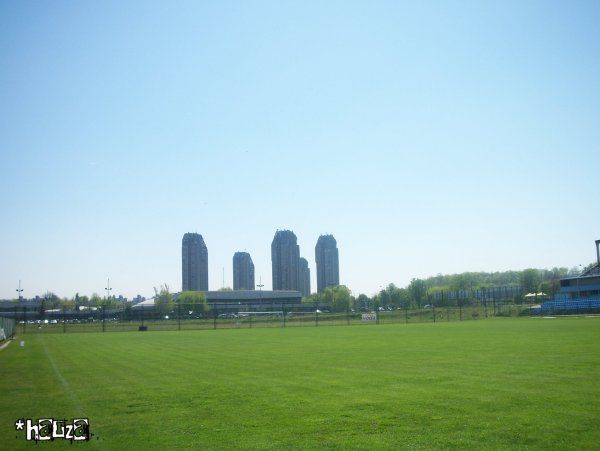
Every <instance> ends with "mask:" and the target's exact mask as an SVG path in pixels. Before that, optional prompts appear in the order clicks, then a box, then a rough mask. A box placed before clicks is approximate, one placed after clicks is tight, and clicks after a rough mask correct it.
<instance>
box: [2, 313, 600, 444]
mask: <svg viewBox="0 0 600 451" xmlns="http://www.w3.org/2000/svg"><path fill="white" fill-rule="evenodd" d="M21 339H24V340H25V346H24V347H20V346H18V341H19V340H21ZM599 375H600V318H561V319H541V318H521V319H489V320H485V321H466V322H441V323H436V324H433V323H422V324H408V325H404V324H392V325H379V326H368V327H364V326H350V327H306V328H302V327H297V328H286V329H283V328H263V329H260V328H256V329H223V330H194V331H160V332H159V331H156V332H152V331H150V332H147V333H138V332H123V333H119V332H114V333H106V334H102V333H67V334H27V335H25V336H20V337H19V336H18V337H17V341H16V342H13V343H12V344H10V345H9V346H8V347H7V348H6V349H4V350H2V351H0V448H1V449H25V448H29V447H31V446H33V445H32V444H31V443H26V442H25V440H24V434H23V433H22V432H21V431H19V432H16V431H15V429H14V422H15V420H16V419H17V418H21V417H25V418H28V417H29V418H48V417H53V418H65V417H66V418H73V417H88V418H89V419H90V422H91V430H92V432H93V433H94V434H95V437H94V439H93V440H92V442H90V443H82V444H76V445H73V446H82V447H89V448H95V449H123V448H129V449H157V448H163V449H173V448H196V449H200V448H204V449H206V448H209V449H214V448H220V449H231V448H271V449H282V448H295V449H306V448H363V449H365V448H366V449H372V448H376V449H381V448H451V447H459V448H496V449H497V448H513V447H515V448H530V449H540V448H560V449H565V448H571V449H581V448H590V449H591V448H596V449H597V448H598V447H600V401H598V399H600V389H599V387H600V386H599V384H598V376H599ZM17 437H18V438H17ZM61 445H62V446H72V445H69V444H68V443H62V444H59V443H58V442H54V443H41V444H40V445H38V446H39V447H41V448H44V447H50V448H56V447H57V446H59V447H60V446H61Z"/></svg>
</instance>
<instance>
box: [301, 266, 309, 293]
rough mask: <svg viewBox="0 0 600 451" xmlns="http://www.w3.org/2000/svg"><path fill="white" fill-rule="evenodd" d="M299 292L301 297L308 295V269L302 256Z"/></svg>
mask: <svg viewBox="0 0 600 451" xmlns="http://www.w3.org/2000/svg"><path fill="white" fill-rule="evenodd" d="M300 292H301V293H302V297H306V296H310V269H309V268H308V261H307V260H306V259H305V258H303V257H300Z"/></svg>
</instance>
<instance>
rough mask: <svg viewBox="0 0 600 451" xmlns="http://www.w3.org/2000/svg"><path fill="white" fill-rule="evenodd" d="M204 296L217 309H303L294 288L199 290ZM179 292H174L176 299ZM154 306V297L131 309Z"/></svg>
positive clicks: (303, 306)
mask: <svg viewBox="0 0 600 451" xmlns="http://www.w3.org/2000/svg"><path fill="white" fill-rule="evenodd" d="M200 293H203V294H204V295H205V296H206V302H207V303H208V304H209V305H210V306H211V308H216V309H217V310H218V311H235V312H239V311H246V310H247V311H271V310H282V309H284V308H285V309H286V310H292V309H293V310H303V309H305V308H306V307H307V306H306V305H303V304H302V294H301V293H300V292H299V291H295V290H274V291H261V290H236V291H200ZM180 294H181V293H174V294H173V298H174V300H175V301H177V298H178V297H179V295H180ZM140 308H145V309H146V308H147V309H151V308H154V299H147V300H146V301H144V302H141V303H139V304H136V305H134V306H132V309H140Z"/></svg>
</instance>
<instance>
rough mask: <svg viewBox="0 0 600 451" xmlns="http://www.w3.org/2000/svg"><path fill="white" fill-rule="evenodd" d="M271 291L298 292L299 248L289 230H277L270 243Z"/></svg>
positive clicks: (292, 233)
mask: <svg viewBox="0 0 600 451" xmlns="http://www.w3.org/2000/svg"><path fill="white" fill-rule="evenodd" d="M271 265H272V268H273V290H297V291H300V290H301V287H300V283H299V276H300V248H299V247H298V243H297V238H296V235H294V232H292V231H290V230H278V231H277V232H276V233H275V237H274V238H273V242H272V243H271Z"/></svg>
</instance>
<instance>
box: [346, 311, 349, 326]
mask: <svg viewBox="0 0 600 451" xmlns="http://www.w3.org/2000/svg"><path fill="white" fill-rule="evenodd" d="M349 325H350V306H348V307H346V326H349Z"/></svg>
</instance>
